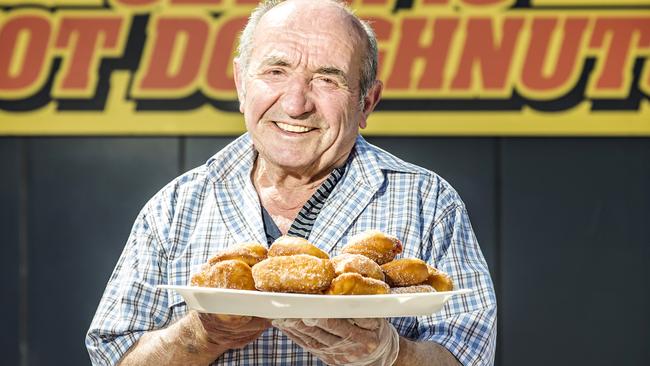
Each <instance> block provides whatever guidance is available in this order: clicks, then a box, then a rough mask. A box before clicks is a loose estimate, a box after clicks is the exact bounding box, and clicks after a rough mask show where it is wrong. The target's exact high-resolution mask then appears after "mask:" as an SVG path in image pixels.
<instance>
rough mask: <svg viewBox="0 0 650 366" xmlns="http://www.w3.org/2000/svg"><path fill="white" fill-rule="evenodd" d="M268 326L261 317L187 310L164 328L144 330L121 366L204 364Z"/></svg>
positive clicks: (244, 343) (243, 343)
mask: <svg viewBox="0 0 650 366" xmlns="http://www.w3.org/2000/svg"><path fill="white" fill-rule="evenodd" d="M270 326H271V322H270V321H269V320H267V319H262V318H252V317H249V316H234V315H216V314H202V313H198V312H196V311H190V312H189V313H188V314H187V315H186V316H184V317H183V318H181V319H179V321H177V322H176V323H174V324H172V325H171V326H169V327H167V328H165V329H159V330H156V331H151V332H147V333H145V334H144V335H143V336H142V337H140V339H139V340H138V341H137V342H136V343H135V344H134V345H133V347H131V349H130V350H129V352H127V353H126V354H125V355H124V357H123V358H122V360H121V361H120V366H131V365H179V366H180V365H182V366H189V365H207V364H210V363H212V362H214V360H216V359H217V358H219V356H221V355H222V354H223V353H224V352H226V351H228V350H229V349H235V348H242V347H244V346H246V345H247V344H249V343H251V342H253V341H254V340H255V339H257V337H259V336H260V334H262V332H264V330H266V329H267V328H269V327H270Z"/></svg>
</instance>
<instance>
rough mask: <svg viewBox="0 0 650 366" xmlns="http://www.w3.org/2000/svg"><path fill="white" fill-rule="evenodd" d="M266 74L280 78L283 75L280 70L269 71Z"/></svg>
mask: <svg viewBox="0 0 650 366" xmlns="http://www.w3.org/2000/svg"><path fill="white" fill-rule="evenodd" d="M266 74H267V75H271V76H281V75H284V71H283V70H281V69H270V70H268V71H267V72H266Z"/></svg>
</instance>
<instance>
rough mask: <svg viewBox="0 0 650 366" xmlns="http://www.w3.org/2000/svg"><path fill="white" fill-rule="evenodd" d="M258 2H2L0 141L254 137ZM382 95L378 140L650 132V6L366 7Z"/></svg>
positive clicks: (593, 2) (552, 0) (374, 123)
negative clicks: (241, 106)
mask: <svg viewBox="0 0 650 366" xmlns="http://www.w3.org/2000/svg"><path fill="white" fill-rule="evenodd" d="M255 3H256V1H251V0H105V1H102V0H40V1H38V0H33V1H10V0H0V9H1V11H0V135H219V134H228V135H230V134H238V133H241V132H242V131H244V125H243V120H242V116H241V115H240V114H239V112H238V110H237V109H238V108H237V107H238V103H237V101H236V93H235V91H234V83H233V80H232V66H231V65H232V57H233V53H234V49H235V47H236V41H237V37H238V34H239V32H240V30H241V29H242V27H243V25H244V24H245V22H246V19H247V16H248V14H249V13H250V11H251V9H252V8H253V7H254V6H255ZM351 3H352V4H351V6H352V8H354V9H357V11H356V13H357V14H358V15H359V16H361V17H362V18H364V19H367V20H369V21H370V22H371V24H372V26H373V28H374V29H375V31H376V33H377V38H378V42H379V52H380V67H379V78H380V79H381V80H383V81H384V85H385V90H384V96H383V99H382V101H381V103H380V104H379V106H378V110H377V111H376V112H375V113H373V115H372V116H371V118H370V121H369V127H368V129H367V132H366V134H369V135H372V134H374V135H495V136H507V135H522V136H524V135H566V136H576V135H592V136H650V112H649V109H650V99H649V97H648V96H649V95H650V3H648V2H647V1H639V0H628V1H613V0H610V1H602V0H590V1H579V0H573V1H568V0H567V1H559V0H528V1H521V0H413V1H411V2H402V1H397V0H356V1H352V2H351Z"/></svg>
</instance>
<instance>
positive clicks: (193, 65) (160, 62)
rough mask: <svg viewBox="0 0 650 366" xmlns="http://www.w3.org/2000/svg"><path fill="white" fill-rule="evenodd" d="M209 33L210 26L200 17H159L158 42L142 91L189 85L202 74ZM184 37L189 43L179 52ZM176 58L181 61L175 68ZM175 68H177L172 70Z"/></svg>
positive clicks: (142, 84) (156, 42)
mask: <svg viewBox="0 0 650 366" xmlns="http://www.w3.org/2000/svg"><path fill="white" fill-rule="evenodd" d="M208 32H209V26H208V24H207V23H206V21H205V20H203V19H201V18H180V17H179V18H159V19H158V22H157V24H156V30H155V33H156V37H155V40H154V42H155V43H154V44H153V50H152V53H151V56H150V57H149V64H148V65H146V66H145V67H144V71H145V74H144V76H143V77H142V79H141V82H140V85H139V88H141V89H142V90H156V89H181V88H185V87H188V86H190V84H191V83H192V82H194V80H195V79H196V77H197V75H198V73H199V71H200V67H201V60H202V59H203V53H204V51H205V45H206V41H207V38H208ZM182 37H184V38H185V40H186V42H185V47H184V48H183V49H179V47H178V45H179V41H180V40H181V38H182ZM175 57H176V58H177V60H178V62H177V64H176V65H173V64H172V63H173V60H174V58H175ZM179 57H180V58H179ZM172 66H175V67H173V70H172Z"/></svg>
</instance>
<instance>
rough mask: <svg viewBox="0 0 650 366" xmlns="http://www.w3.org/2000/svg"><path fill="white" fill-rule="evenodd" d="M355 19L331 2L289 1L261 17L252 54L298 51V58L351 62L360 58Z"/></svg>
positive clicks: (265, 55) (258, 56)
mask: <svg viewBox="0 0 650 366" xmlns="http://www.w3.org/2000/svg"><path fill="white" fill-rule="evenodd" d="M361 31H362V30H361V29H359V26H358V25H357V23H356V20H355V19H354V18H353V17H352V16H351V15H350V14H348V12H347V11H345V10H344V9H343V8H341V7H340V6H339V5H336V4H333V3H330V2H318V1H314V2H304V1H303V2H301V1H289V2H285V3H282V4H280V5H278V6H276V7H275V8H273V9H271V10H270V11H269V12H268V13H266V14H264V16H263V17H262V18H261V19H260V22H259V24H258V25H257V27H256V30H255V34H254V36H253V52H252V56H253V58H254V59H256V61H259V59H260V56H262V57H268V56H269V53H270V52H272V53H275V54H278V53H289V54H288V55H287V56H291V55H290V54H291V53H294V52H297V53H300V54H301V57H307V56H310V57H312V58H314V57H316V58H318V59H319V60H321V61H324V59H338V60H339V61H340V62H351V63H354V61H355V60H354V59H355V58H360V57H361V50H362V49H363V47H362V45H363V44H364V42H365V38H364V36H363V35H362V34H361Z"/></svg>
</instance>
